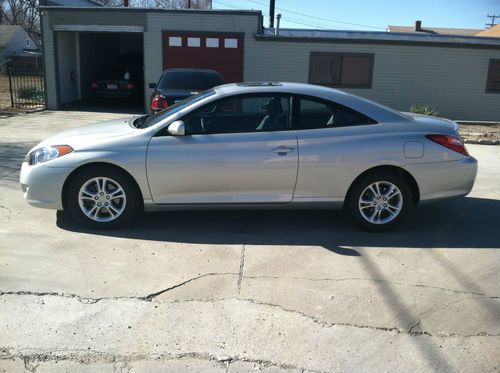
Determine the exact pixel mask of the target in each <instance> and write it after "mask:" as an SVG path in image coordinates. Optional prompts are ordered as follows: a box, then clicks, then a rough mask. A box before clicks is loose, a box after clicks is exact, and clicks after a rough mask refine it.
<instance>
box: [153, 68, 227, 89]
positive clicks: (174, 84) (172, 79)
mask: <svg viewBox="0 0 500 373" xmlns="http://www.w3.org/2000/svg"><path fill="white" fill-rule="evenodd" d="M221 84H224V79H223V78H222V76H221V75H220V74H217V73H212V72H201V71H169V72H166V73H165V74H164V75H163V76H162V77H161V79H160V82H159V83H158V88H159V89H173V90H175V89H179V90H186V89H188V90H189V89H191V90H196V91H203V90H205V89H209V88H212V87H215V86H218V85H221Z"/></svg>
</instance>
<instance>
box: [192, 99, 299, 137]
mask: <svg viewBox="0 0 500 373" xmlns="http://www.w3.org/2000/svg"><path fill="white" fill-rule="evenodd" d="M289 101H290V100H289V98H288V97H287V96H284V95H251V96H236V97H231V98H225V99H222V100H219V101H217V102H215V103H211V104H208V105H206V106H204V107H202V108H201V109H199V110H197V111H196V112H195V113H193V114H188V115H187V116H186V117H184V118H183V120H184V123H185V125H186V134H188V135H200V134H214V133H236V132H264V131H282V130H286V129H288V128H289V125H288V123H289V121H288V118H289V113H290V102H289Z"/></svg>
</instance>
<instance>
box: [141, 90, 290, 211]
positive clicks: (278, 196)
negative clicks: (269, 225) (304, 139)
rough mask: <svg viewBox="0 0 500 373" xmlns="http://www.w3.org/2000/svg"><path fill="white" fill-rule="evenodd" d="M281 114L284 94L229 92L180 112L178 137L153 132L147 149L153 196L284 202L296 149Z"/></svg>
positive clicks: (179, 200) (160, 199)
mask: <svg viewBox="0 0 500 373" xmlns="http://www.w3.org/2000/svg"><path fill="white" fill-rule="evenodd" d="M289 113H290V98H289V97H288V96H286V95H270V94H253V95H244V96H232V97H229V98H225V99H221V100H219V101H216V102H215V103H211V104H208V105H206V106H204V107H202V108H201V109H198V110H196V111H195V112H193V113H190V114H187V115H186V116H184V117H183V118H182V120H183V121H184V123H185V128H186V134H185V135H184V136H172V135H169V134H168V132H167V131H162V132H160V133H158V134H157V135H156V136H154V137H153V138H152V139H151V141H150V143H149V147H148V153H147V173H148V181H149V186H150V190H151V193H152V196H153V200H154V202H155V203H156V204H241V203H288V202H290V201H291V200H292V196H293V190H294V187H295V182H296V178H297V168H298V155H297V137H296V135H295V132H294V131H292V130H291V128H290V120H289V119H290V115H289Z"/></svg>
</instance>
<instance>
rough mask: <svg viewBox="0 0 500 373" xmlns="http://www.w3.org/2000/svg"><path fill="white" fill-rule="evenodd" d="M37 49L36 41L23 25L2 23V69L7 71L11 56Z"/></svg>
mask: <svg viewBox="0 0 500 373" xmlns="http://www.w3.org/2000/svg"><path fill="white" fill-rule="evenodd" d="M37 49H38V47H37V45H36V44H35V42H33V40H31V38H30V36H29V35H28V34H27V33H26V31H24V29H23V28H22V27H21V26H17V25H0V71H2V72H3V71H5V69H6V65H7V60H8V59H9V57H11V56H17V55H22V54H24V53H25V52H26V51H35V50H37Z"/></svg>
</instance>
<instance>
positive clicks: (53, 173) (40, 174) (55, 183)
mask: <svg viewBox="0 0 500 373" xmlns="http://www.w3.org/2000/svg"><path fill="white" fill-rule="evenodd" d="M70 173H71V169H70V168H61V167H47V166H46V165H44V164H39V165H33V166H30V165H28V163H27V162H23V164H22V166H21V175H20V177H19V182H20V183H21V189H22V191H23V196H24V199H25V200H26V201H27V202H28V203H29V204H30V205H32V206H36V207H42V208H46V209H55V210H62V209H63V203H62V189H63V185H64V182H65V180H66V178H67V177H68V176H69V174H70Z"/></svg>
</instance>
